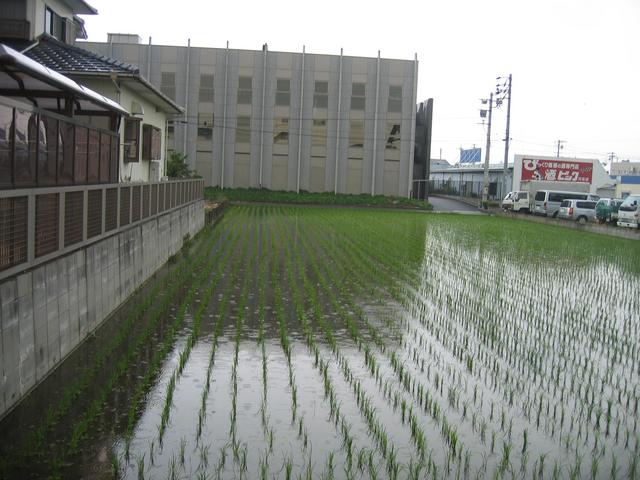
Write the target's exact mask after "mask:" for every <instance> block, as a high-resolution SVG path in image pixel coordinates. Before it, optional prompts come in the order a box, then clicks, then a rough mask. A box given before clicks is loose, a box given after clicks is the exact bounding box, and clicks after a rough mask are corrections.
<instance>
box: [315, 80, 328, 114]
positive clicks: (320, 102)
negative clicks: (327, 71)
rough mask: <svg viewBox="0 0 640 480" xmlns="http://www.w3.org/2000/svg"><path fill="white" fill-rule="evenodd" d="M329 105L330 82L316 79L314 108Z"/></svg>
mask: <svg viewBox="0 0 640 480" xmlns="http://www.w3.org/2000/svg"><path fill="white" fill-rule="evenodd" d="M328 105H329V82H325V81H321V80H316V83H315V86H314V89H313V108H327V106H328Z"/></svg>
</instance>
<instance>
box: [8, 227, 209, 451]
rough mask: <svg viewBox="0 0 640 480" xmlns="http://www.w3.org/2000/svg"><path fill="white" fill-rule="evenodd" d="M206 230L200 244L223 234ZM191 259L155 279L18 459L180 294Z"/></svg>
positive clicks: (185, 257)
mask: <svg viewBox="0 0 640 480" xmlns="http://www.w3.org/2000/svg"><path fill="white" fill-rule="evenodd" d="M205 230H206V229H203V231H202V232H201V233H200V234H198V235H197V237H196V238H197V239H198V242H199V244H202V243H204V242H205V241H207V240H208V241H213V240H215V239H216V238H217V237H218V236H219V234H217V235H216V236H215V237H214V238H208V237H207V236H206V235H205V233H206V232H205ZM190 260H191V254H190V252H189V251H184V255H183V256H182V257H181V261H180V263H179V264H178V265H177V266H176V267H175V269H174V271H173V272H167V273H166V274H165V275H164V276H159V277H157V278H155V279H154V280H155V284H154V285H153V287H152V288H151V289H150V290H149V292H148V293H147V294H146V295H145V297H144V298H143V299H142V301H141V302H140V303H138V304H137V305H136V307H135V308H134V309H133V311H132V312H131V313H130V314H129V315H128V316H127V318H126V320H125V321H124V322H123V324H122V325H121V327H120V328H119V330H118V332H117V333H116V335H115V336H114V337H113V338H112V339H111V340H110V342H109V343H107V344H106V345H105V346H104V347H103V348H102V349H100V350H99V351H97V352H95V355H94V356H93V362H92V363H91V365H90V366H88V368H86V369H85V370H83V372H82V373H81V374H80V376H79V377H78V378H77V379H75V380H74V381H73V383H72V384H71V385H70V386H69V387H67V389H65V391H64V392H63V393H62V396H61V397H60V399H59V400H58V401H57V402H55V403H52V404H51V405H50V406H49V408H48V409H47V412H46V414H45V415H44V416H43V420H42V422H41V423H40V425H39V426H38V427H37V428H36V429H35V430H34V431H33V433H32V434H31V435H30V436H29V437H28V438H27V440H26V442H25V443H24V445H23V447H22V449H21V451H19V452H16V456H17V457H23V456H24V457H26V456H30V455H35V454H37V453H38V451H39V450H40V449H41V447H42V446H43V444H44V442H45V439H46V434H47V432H48V431H49V430H50V429H51V428H52V427H53V426H54V425H55V424H56V423H57V422H58V421H59V419H60V418H61V417H63V416H64V415H65V414H66V413H67V412H68V411H69V410H70V408H71V406H72V405H74V402H75V401H76V399H78V398H79V397H80V396H81V395H82V393H83V392H85V391H86V389H87V388H88V387H89V385H90V384H91V382H92V381H93V379H94V378H95V376H96V375H97V373H98V372H99V371H100V370H101V368H103V366H104V365H105V363H106V362H107V361H113V353H114V352H116V351H117V350H118V348H120V346H121V345H122V344H123V342H124V341H125V340H128V339H129V337H130V335H131V332H132V330H133V328H134V326H135V325H136V324H137V323H138V322H139V321H140V320H142V319H143V317H144V315H145V314H146V313H147V312H148V311H149V308H150V307H152V306H154V302H155V301H156V299H157V298H158V296H160V294H161V293H162V292H163V293H164V297H169V298H171V297H173V296H174V295H175V294H176V292H177V291H178V288H179V287H180V284H181V282H182V281H184V280H185V279H186V274H187V272H188V271H189V268H191V267H192V265H190ZM175 280H178V281H175ZM156 309H157V308H156ZM152 316H153V314H152Z"/></svg>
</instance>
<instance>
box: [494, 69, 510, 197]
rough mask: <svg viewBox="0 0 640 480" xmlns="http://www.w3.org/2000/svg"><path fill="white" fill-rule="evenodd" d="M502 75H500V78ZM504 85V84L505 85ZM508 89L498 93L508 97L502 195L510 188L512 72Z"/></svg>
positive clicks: (508, 81)
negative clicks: (508, 173)
mask: <svg viewBox="0 0 640 480" xmlns="http://www.w3.org/2000/svg"><path fill="white" fill-rule="evenodd" d="M500 79H501V77H498V80H500ZM503 87H504V86H503ZM506 87H507V89H506V90H500V88H498V89H497V93H498V94H500V93H503V92H504V93H505V95H506V97H507V131H506V133H505V137H504V168H503V169H502V196H503V197H504V196H505V195H506V193H507V191H508V190H509V189H508V187H507V171H508V170H509V141H510V140H511V139H510V138H509V127H510V125H511V74H509V78H508V80H507V86H506Z"/></svg>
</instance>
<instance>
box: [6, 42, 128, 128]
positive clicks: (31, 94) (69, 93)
mask: <svg viewBox="0 0 640 480" xmlns="http://www.w3.org/2000/svg"><path fill="white" fill-rule="evenodd" d="M0 95H2V96H4V97H9V98H14V99H19V100H23V101H24V100H26V101H28V102H30V103H31V104H33V106H35V107H38V108H42V109H45V110H50V111H53V112H57V113H60V114H63V115H66V116H70V117H73V116H76V115H113V114H115V115H129V113H128V112H127V110H125V109H124V108H123V107H122V106H121V105H119V104H118V103H117V102H114V101H113V100H111V99H109V98H107V97H105V96H103V95H100V94H99V93H96V92H94V91H93V90H91V89H89V88H87V87H84V86H82V85H79V84H78V83H76V82H74V81H73V80H71V79H70V78H68V77H65V76H64V75H61V74H59V73H57V72H55V71H53V70H50V69H49V68H47V67H45V66H43V65H41V64H40V63H38V62H36V61H34V60H32V59H30V58H28V57H26V56H25V55H22V54H21V53H19V52H16V51H15V50H13V49H12V48H9V47H7V46H6V45H3V44H0Z"/></svg>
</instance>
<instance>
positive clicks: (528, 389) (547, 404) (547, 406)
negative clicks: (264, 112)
mask: <svg viewBox="0 0 640 480" xmlns="http://www.w3.org/2000/svg"><path fill="white" fill-rule="evenodd" d="M527 391H528V392H530V386H529V387H527ZM536 402H537V418H538V420H537V421H536V424H538V423H539V415H540V413H541V410H542V399H540V400H536ZM529 405H531V403H529ZM549 406H553V405H550V402H549V401H546V402H545V410H546V413H547V414H548V412H549ZM556 407H557V404H556ZM556 407H554V408H553V412H554V413H553V415H554V417H555V415H556V411H557V412H559V411H560V409H558V408H556ZM529 408H530V407H529ZM525 410H527V408H526V407H525ZM562 417H564V413H563V414H562ZM571 423H573V420H572V422H571ZM596 425H597V421H596ZM552 428H553V426H552ZM605 435H606V434H605Z"/></svg>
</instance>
